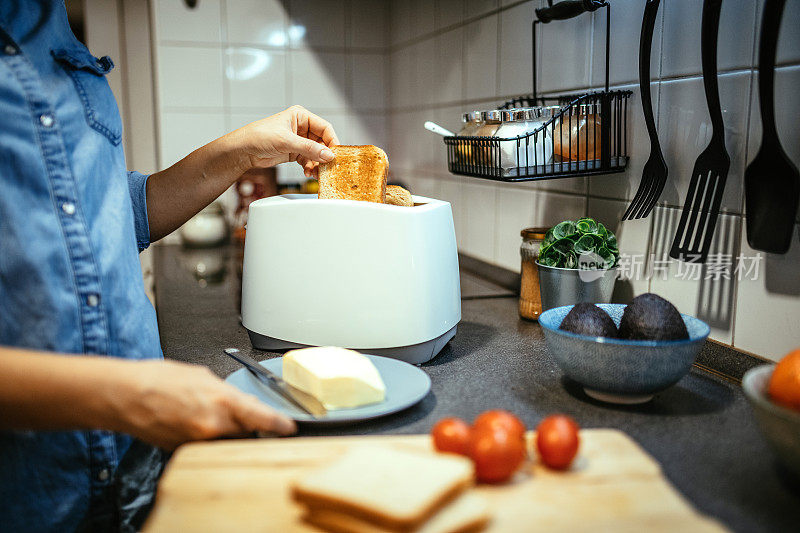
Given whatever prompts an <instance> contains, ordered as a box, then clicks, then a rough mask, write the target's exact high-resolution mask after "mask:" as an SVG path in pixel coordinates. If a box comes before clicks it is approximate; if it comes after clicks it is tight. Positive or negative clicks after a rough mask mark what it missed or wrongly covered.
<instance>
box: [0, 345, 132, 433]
mask: <svg viewBox="0 0 800 533" xmlns="http://www.w3.org/2000/svg"><path fill="white" fill-rule="evenodd" d="M131 364H132V363H130V362H127V361H122V360H119V359H113V358H109V357H94V356H69V355H62V354H51V353H46V352H34V351H28V350H20V349H16V348H6V347H0V429H28V430H59V429H91V428H104V429H115V428H116V426H117V425H118V422H117V418H116V416H115V414H114V413H113V412H111V410H110V408H109V398H111V397H113V395H114V394H115V392H114V391H113V388H114V385H113V384H114V383H119V380H118V379H117V378H118V377H120V376H122V375H123V374H125V373H127V372H129V369H130V365H131ZM118 392H119V391H117V393H118Z"/></svg>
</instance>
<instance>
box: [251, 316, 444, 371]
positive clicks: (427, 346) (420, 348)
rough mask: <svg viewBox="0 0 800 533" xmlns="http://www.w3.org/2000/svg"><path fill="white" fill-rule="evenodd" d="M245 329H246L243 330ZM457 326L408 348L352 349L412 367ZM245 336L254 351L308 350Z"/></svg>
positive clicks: (258, 336)
mask: <svg viewBox="0 0 800 533" xmlns="http://www.w3.org/2000/svg"><path fill="white" fill-rule="evenodd" d="M245 329H247V328H245ZM457 329H458V326H457V325H456V326H453V327H452V328H451V329H449V330H448V331H446V332H444V333H442V334H441V335H439V336H438V337H436V338H435V339H431V340H429V341H425V342H420V343H418V344H410V345H408V346H398V347H396V348H353V349H354V350H356V351H359V352H364V353H368V354H371V355H381V356H383V357H391V358H392V359H399V360H400V361H405V362H406V363H411V364H412V365H421V364H422V363H427V362H428V361H430V360H431V359H433V358H434V357H436V354H438V353H439V352H440V351H441V350H442V348H444V346H445V344H447V343H448V342H450V339H452V338H453V337H454V336H455V334H456V330H457ZM247 334H248V335H249V336H250V342H251V343H252V344H253V348H255V349H256V350H267V351H271V352H273V351H281V350H293V349H295V348H308V347H309V345H308V344H298V343H296V342H290V341H285V340H281V339H276V338H275V337H270V336H268V335H262V334H261V333H256V332H255V331H250V330H249V329H247Z"/></svg>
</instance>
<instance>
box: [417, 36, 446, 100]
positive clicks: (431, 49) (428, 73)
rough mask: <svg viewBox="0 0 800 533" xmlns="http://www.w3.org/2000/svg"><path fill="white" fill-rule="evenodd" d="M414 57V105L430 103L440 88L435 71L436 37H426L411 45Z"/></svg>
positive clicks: (437, 74)
mask: <svg viewBox="0 0 800 533" xmlns="http://www.w3.org/2000/svg"><path fill="white" fill-rule="evenodd" d="M412 47H413V48H414V52H413V53H414V57H416V64H415V67H416V71H417V72H416V84H415V86H414V105H420V104H422V105H427V104H432V103H433V102H434V101H435V100H436V94H437V92H438V90H439V88H440V83H441V82H440V81H439V79H438V78H439V73H438V72H437V71H436V39H426V40H424V41H422V42H419V43H416V44H414V45H412Z"/></svg>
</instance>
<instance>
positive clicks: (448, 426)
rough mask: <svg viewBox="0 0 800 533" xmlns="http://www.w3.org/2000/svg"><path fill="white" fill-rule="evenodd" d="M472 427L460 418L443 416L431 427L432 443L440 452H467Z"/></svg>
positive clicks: (466, 453) (464, 453)
mask: <svg viewBox="0 0 800 533" xmlns="http://www.w3.org/2000/svg"><path fill="white" fill-rule="evenodd" d="M471 433H472V429H471V428H470V427H469V425H468V424H467V423H466V422H464V421H463V420H461V419H460V418H443V419H441V420H439V421H438V422H437V423H436V425H435V426H433V429H432V430H431V435H432V436H433V445H434V447H435V448H436V449H437V450H439V451H440V452H452V453H458V454H461V455H468V454H469V441H470V435H471Z"/></svg>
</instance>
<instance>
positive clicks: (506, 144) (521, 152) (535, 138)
mask: <svg viewBox="0 0 800 533" xmlns="http://www.w3.org/2000/svg"><path fill="white" fill-rule="evenodd" d="M502 117H503V122H502V124H500V127H499V128H498V130H497V132H496V133H495V136H497V137H501V138H505V139H509V138H514V137H520V136H524V135H528V137H523V138H521V139H519V140H518V141H517V140H513V141H512V140H509V141H500V165H501V166H502V167H503V168H504V169H511V168H515V167H521V168H523V169H524V167H533V166H537V165H545V164H547V163H549V162H550V159H551V158H552V156H553V153H552V152H553V147H552V143H551V142H550V140H549V139H548V138H547V132H546V131H544V130H541V131H538V132H536V133H534V132H535V131H536V130H537V129H539V128H541V127H542V125H544V123H545V122H546V121H547V118H546V117H545V116H544V113H543V109H542V108H538V107H528V108H520V109H509V110H506V111H503V114H502Z"/></svg>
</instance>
